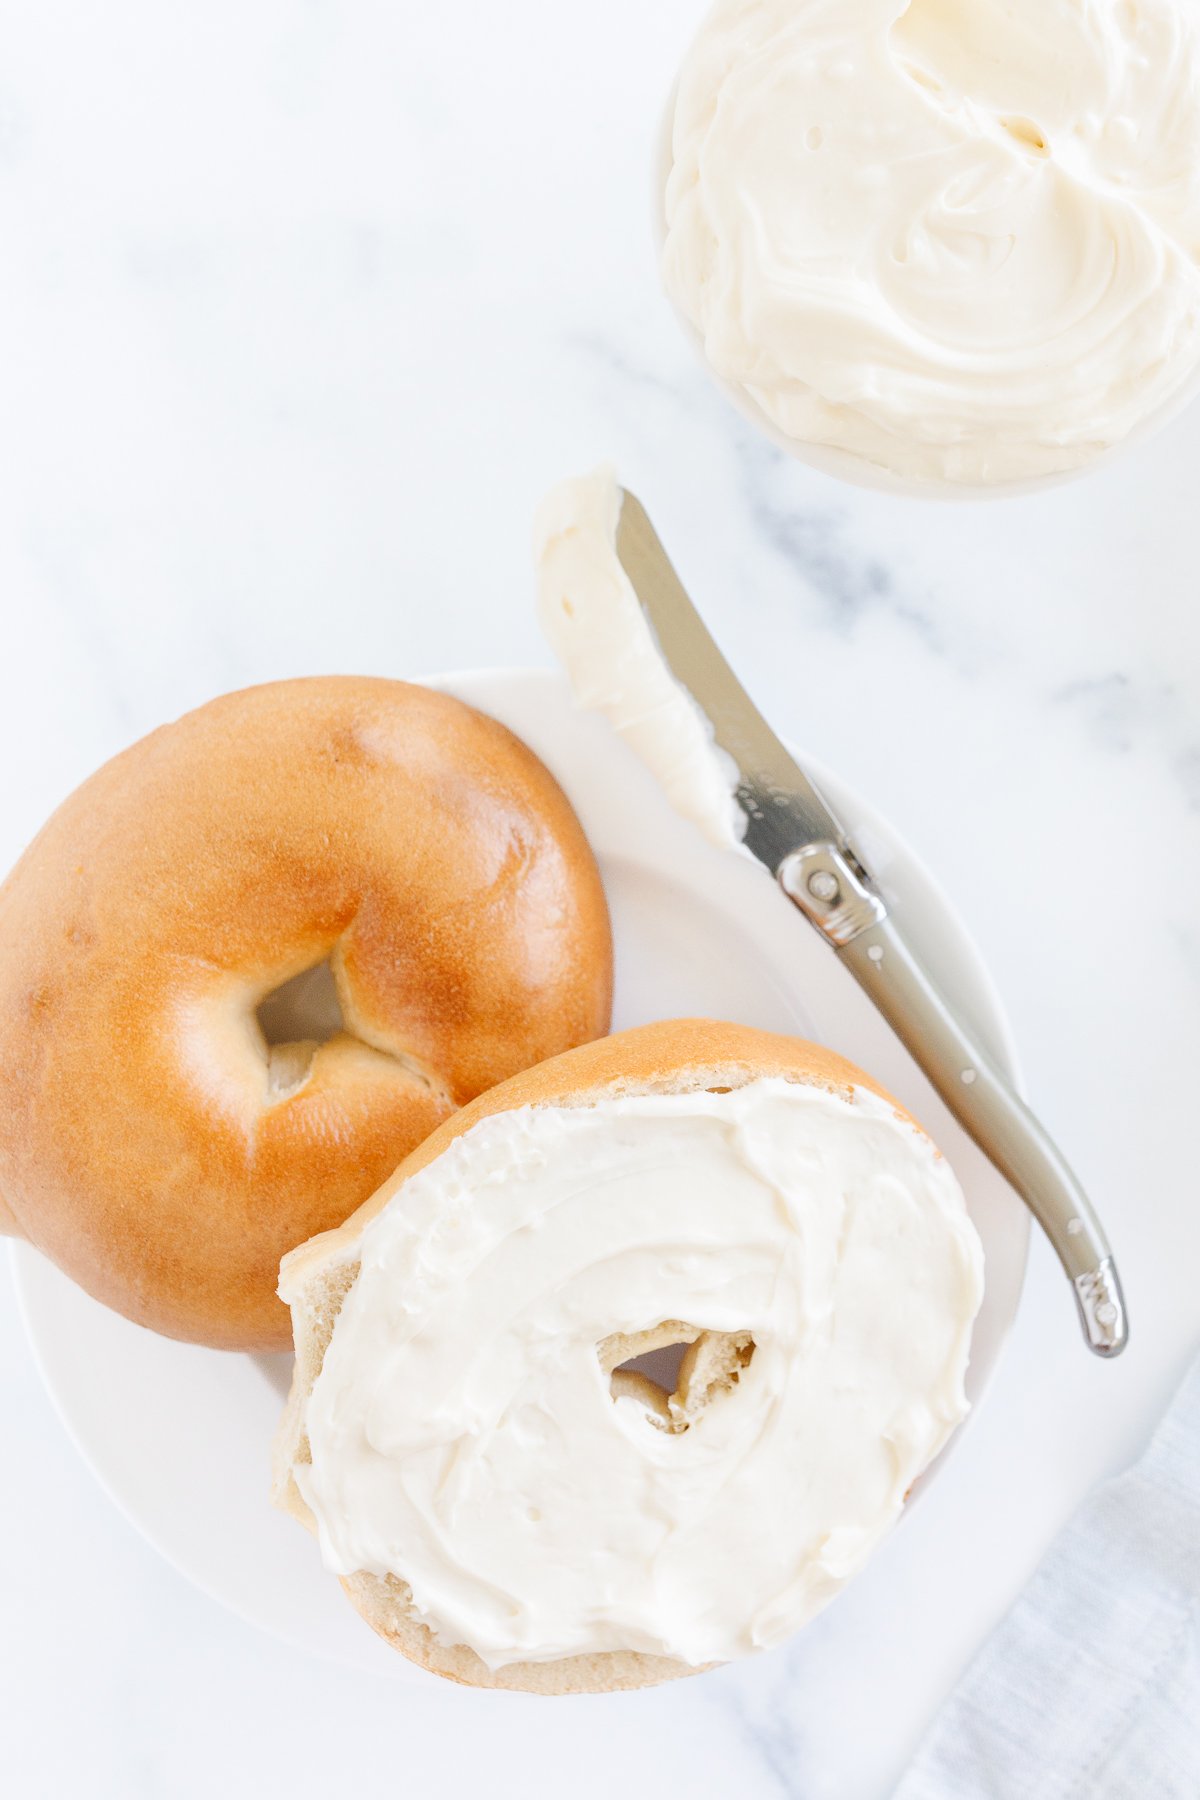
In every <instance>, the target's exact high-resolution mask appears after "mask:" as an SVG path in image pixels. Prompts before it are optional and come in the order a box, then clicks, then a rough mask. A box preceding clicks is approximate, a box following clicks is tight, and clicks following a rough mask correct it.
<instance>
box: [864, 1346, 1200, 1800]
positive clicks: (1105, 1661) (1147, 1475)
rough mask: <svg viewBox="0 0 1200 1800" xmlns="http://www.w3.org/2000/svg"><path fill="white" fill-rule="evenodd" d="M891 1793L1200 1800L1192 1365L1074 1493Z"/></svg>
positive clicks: (1199, 1377) (1197, 1491)
mask: <svg viewBox="0 0 1200 1800" xmlns="http://www.w3.org/2000/svg"><path fill="white" fill-rule="evenodd" d="M893 1800H1200V1362H1198V1363H1197V1364H1196V1365H1195V1366H1194V1367H1193V1368H1192V1371H1191V1373H1190V1375H1189V1376H1188V1377H1187V1379H1186V1380H1185V1382H1184V1384H1183V1387H1182V1388H1181V1389H1180V1392H1179V1394H1178V1395H1177V1397H1176V1399H1175V1401H1174V1403H1173V1404H1172V1406H1171V1408H1170V1411H1169V1412H1168V1413H1167V1416H1166V1418H1165V1419H1164V1420H1163V1422H1162V1424H1161V1425H1160V1426H1159V1428H1158V1430H1157V1432H1156V1433H1155V1435H1154V1438H1153V1441H1152V1442H1151V1444H1150V1448H1149V1449H1148V1450H1147V1452H1146V1454H1145V1455H1144V1456H1143V1458H1142V1460H1141V1462H1139V1463H1137V1464H1136V1465H1135V1466H1134V1467H1133V1468H1132V1469H1130V1470H1129V1471H1128V1473H1127V1474H1124V1475H1119V1476H1117V1477H1116V1479H1115V1480H1112V1481H1109V1482H1106V1483H1105V1485H1104V1486H1103V1487H1101V1488H1099V1489H1097V1491H1096V1492H1095V1493H1094V1494H1093V1495H1092V1496H1091V1497H1090V1498H1089V1499H1088V1500H1086V1501H1085V1502H1084V1504H1083V1506H1082V1507H1081V1508H1080V1510H1079V1511H1078V1512H1077V1513H1076V1515H1075V1517H1074V1518H1073V1519H1072V1520H1071V1522H1070V1524H1069V1525H1067V1526H1066V1527H1065V1529H1064V1530H1063V1532H1062V1533H1061V1535H1060V1536H1059V1537H1058V1539H1057V1540H1056V1541H1055V1543H1054V1544H1053V1545H1052V1546H1051V1549H1050V1550H1049V1552H1048V1553H1047V1555H1046V1558H1045V1560H1044V1561H1043V1563H1042V1564H1041V1566H1040V1568H1039V1569H1038V1571H1037V1573H1036V1574H1035V1575H1034V1577H1033V1579H1032V1580H1031V1581H1030V1583H1029V1586H1028V1587H1027V1588H1026V1590H1025V1592H1024V1593H1023V1594H1022V1596H1021V1598H1020V1599H1019V1600H1018V1601H1017V1603H1016V1605H1015V1606H1014V1607H1013V1610H1012V1611H1011V1612H1010V1613H1009V1615H1008V1617H1007V1618H1006V1619H1005V1620H1004V1622H1003V1623H1002V1624H1001V1625H1000V1626H999V1627H998V1628H997V1629H996V1631H995V1632H994V1634H993V1635H992V1637H991V1638H990V1639H989V1640H988V1642H987V1643H986V1644H985V1645H984V1647H983V1649H982V1650H981V1651H980V1653H979V1655H978V1656H977V1657H976V1659H975V1661H974V1663H973V1664H972V1665H971V1667H970V1668H969V1669H968V1671H967V1673H966V1675H965V1676H964V1677H963V1680H962V1682H961V1684H960V1685H959V1687H958V1688H957V1689H956V1691H955V1692H954V1693H953V1694H952V1695H951V1697H950V1699H949V1700H948V1701H947V1702H946V1704H945V1706H944V1707H943V1708H942V1711H941V1712H940V1714H939V1715H938V1717H937V1719H936V1720H935V1721H934V1724H933V1727H932V1729H931V1731H930V1733H929V1735H928V1737H927V1738H926V1739H925V1742H924V1743H923V1745H922V1746H921V1749H920V1751H919V1752H918V1755H917V1758H916V1761H915V1763H914V1764H913V1766H912V1768H911V1769H910V1770H909V1771H908V1773H907V1775H906V1776H905V1777H904V1779H903V1781H901V1783H900V1786H899V1787H898V1788H897V1790H896V1793H895V1795H894V1797H893Z"/></svg>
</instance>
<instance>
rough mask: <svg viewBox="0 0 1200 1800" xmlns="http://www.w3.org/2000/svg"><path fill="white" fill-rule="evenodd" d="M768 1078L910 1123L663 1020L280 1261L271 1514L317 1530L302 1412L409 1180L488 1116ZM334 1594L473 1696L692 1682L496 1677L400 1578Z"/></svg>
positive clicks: (449, 1125) (774, 1043)
mask: <svg viewBox="0 0 1200 1800" xmlns="http://www.w3.org/2000/svg"><path fill="white" fill-rule="evenodd" d="M768 1076H778V1077H781V1078H782V1079H783V1080H785V1081H799V1082H807V1083H809V1084H811V1085H813V1086H817V1087H824V1088H828V1089H830V1090H831V1091H832V1092H834V1093H839V1094H849V1092H850V1090H851V1089H853V1088H856V1087H858V1088H869V1089H870V1090H871V1092H872V1093H875V1094H878V1095H879V1096H880V1098H881V1099H883V1100H886V1101H887V1102H888V1103H889V1105H892V1106H894V1107H895V1109H896V1111H897V1113H899V1114H900V1115H901V1116H902V1117H903V1118H906V1119H910V1120H911V1122H912V1123H913V1124H916V1121H915V1120H912V1119H911V1114H909V1113H908V1112H907V1111H906V1110H905V1108H904V1107H902V1106H901V1105H900V1103H899V1101H898V1100H895V1099H894V1098H893V1097H892V1095H891V1094H889V1093H888V1092H887V1091H886V1089H884V1088H882V1087H880V1085H879V1083H878V1082H877V1081H873V1080H872V1079H871V1077H870V1076H869V1075H865V1074H864V1073H863V1072H862V1070H861V1069H857V1068H855V1066H854V1064H853V1063H850V1062H847V1061H846V1059H845V1058H844V1057H842V1056H838V1055H837V1054H836V1053H835V1052H834V1051H832V1050H827V1049H825V1048H823V1047H822V1046H821V1045H819V1044H810V1043H806V1042H805V1041H804V1040H803V1039H802V1038H791V1037H780V1036H777V1035H775V1034H773V1033H771V1032H766V1031H755V1030H753V1029H752V1028H751V1027H749V1026H746V1025H728V1024H722V1023H720V1022H717V1021H715V1020H712V1019H672V1020H667V1021H664V1022H663V1023H661V1024H657V1025H643V1026H640V1027H639V1028H637V1029H636V1030H633V1031H623V1032H618V1033H617V1034H616V1035H615V1036H613V1037H609V1038H604V1039H603V1040H601V1041H600V1042H598V1043H592V1044H587V1045H585V1046H583V1048H581V1049H578V1050H570V1051H567V1052H566V1054H565V1055H562V1056H556V1057H555V1058H554V1059H553V1061H551V1062H546V1063H542V1064H541V1065H540V1066H539V1067H537V1068H531V1069H526V1070H525V1071H524V1073H523V1074H520V1075H517V1076H514V1077H513V1079H512V1080H511V1081H506V1082H505V1083H504V1084H503V1086H501V1087H497V1088H493V1089H492V1090H491V1092H490V1093H486V1094H483V1095H481V1096H480V1098H479V1099H478V1100H475V1101H473V1102H472V1104H471V1105H470V1106H466V1107H464V1108H463V1109H462V1111H461V1112H458V1113H456V1114H455V1115H454V1117H453V1118H452V1119H448V1120H447V1121H446V1122H445V1124H443V1125H440V1126H439V1127H438V1129H437V1130H436V1131H435V1132H433V1134H432V1135H431V1136H430V1137H428V1138H426V1140H425V1142H424V1143H423V1144H421V1145H420V1146H419V1147H418V1148H417V1149H416V1150H414V1151H413V1153H412V1155H411V1156H410V1157H409V1158H408V1159H407V1161H406V1162H404V1163H403V1164H402V1165H401V1167H400V1168H399V1169H397V1170H396V1172H395V1174H394V1175H392V1176H391V1177H390V1179H389V1180H387V1181H386V1182H385V1183H384V1185H383V1186H382V1187H381V1188H380V1190H379V1192H378V1193H377V1194H373V1195H372V1196H371V1198H370V1199H369V1200H367V1201H366V1202H365V1203H364V1204H363V1205H362V1206H360V1207H359V1209H358V1211H357V1212H356V1213H354V1214H353V1216H352V1217H351V1218H349V1219H347V1220H346V1222H345V1224H344V1225H342V1226H341V1227H340V1228H339V1229H337V1230H335V1231H331V1232H326V1233H325V1234H324V1236H322V1237H320V1238H317V1239H315V1240H314V1241H313V1242H312V1243H310V1244H302V1245H301V1246H300V1247H299V1248H298V1249H296V1250H294V1251H292V1253H291V1254H290V1255H289V1256H287V1257H286V1258H285V1259H284V1264H283V1268H282V1271H281V1281H280V1292H281V1293H282V1294H284V1296H285V1297H286V1299H287V1300H288V1302H289V1304H290V1305H291V1308H292V1322H293V1327H294V1333H295V1341H296V1370H295V1375H294V1376H293V1380H292V1391H291V1395H290V1397H289V1400H288V1405H287V1410H286V1411H285V1413H284V1416H283V1420H282V1422H281V1425H280V1429H279V1435H278V1438H277V1440H276V1446H275V1479H274V1499H275V1503H276V1505H277V1506H280V1507H281V1508H282V1509H283V1510H284V1511H285V1512H289V1513H291V1514H292V1516H293V1517H294V1518H296V1519H299V1520H300V1522H301V1523H302V1524H303V1525H306V1526H307V1527H308V1529H309V1530H310V1531H314V1532H315V1530H316V1521H315V1519H314V1518H313V1516H312V1514H311V1512H310V1511H309V1509H308V1507H307V1506H306V1505H305V1503H304V1500H303V1499H302V1497H301V1495H300V1491H299V1489H298V1487H297V1486H296V1482H295V1478H294V1476H293V1473H292V1471H293V1470H294V1468H295V1467H296V1465H297V1464H298V1463H305V1462H308V1461H310V1460H311V1457H310V1453H309V1446H308V1438H307V1434H306V1429H305V1406H306V1404H307V1400H308V1396H309V1394H310V1393H311V1392H312V1388H313V1384H314V1382H315V1381H316V1379H317V1376H318V1375H319V1374H320V1372H321V1365H322V1363H323V1361H324V1357H325V1351H326V1349H327V1348H328V1345H329V1342H330V1339H331V1337H332V1335H333V1330H334V1326H335V1324H336V1322H337V1315H338V1312H339V1310H340V1308H341V1305H342V1301H343V1300H344V1299H345V1297H346V1295H347V1293H348V1292H349V1291H350V1289H351V1288H352V1287H353V1285H354V1282H355V1279H356V1277H357V1274H358V1262H357V1260H356V1252H357V1249H358V1244H359V1242H360V1240H361V1237H362V1233H363V1231H364V1229H365V1228H366V1226H367V1225H369V1224H370V1222H371V1220H372V1219H374V1218H375V1217H376V1216H377V1215H378V1214H379V1213H381V1212H382V1211H383V1209H384V1208H385V1207H386V1206H387V1204H388V1202H389V1201H390V1200H391V1199H392V1198H393V1196H394V1195H395V1194H396V1193H397V1191H398V1190H399V1189H400V1188H401V1187H402V1186H403V1184H404V1183H405V1182H406V1181H407V1180H408V1179H409V1177H410V1176H412V1175H415V1174H416V1173H417V1172H418V1170H420V1169H423V1168H425V1167H427V1165H428V1164H430V1163H432V1162H433V1161H435V1160H436V1158H437V1157H439V1156H440V1155H441V1154H442V1152H443V1151H444V1150H445V1149H446V1148H447V1147H448V1146H449V1145H450V1144H452V1143H453V1142H454V1140H455V1139H456V1138H459V1137H461V1136H462V1135H463V1133H464V1132H467V1131H470V1130H471V1128H472V1126H474V1125H477V1124H478V1123H479V1121H480V1120H481V1119H486V1118H488V1117H490V1116H491V1115H492V1114H494V1113H502V1112H512V1111H515V1110H516V1109H517V1108H518V1107H523V1106H594V1105H596V1104H597V1103H598V1102H600V1101H603V1100H609V1099H615V1098H617V1097H619V1096H621V1095H628V1094H671V1093H682V1092H695V1091H697V1090H700V1089H725V1088H738V1087H744V1086H746V1085H747V1083H749V1082H751V1081H757V1080H759V1079H760V1078H761V1077H768ZM917 1129H918V1130H919V1129H920V1127H919V1126H918V1127H917ZM647 1335H648V1336H649V1335H652V1334H647ZM342 1586H343V1587H344V1589H345V1591H346V1593H347V1594H348V1595H349V1597H350V1600H351V1602H352V1604H353V1605H354V1607H355V1608H356V1610H357V1611H358V1612H359V1613H360V1614H361V1615H362V1617H363V1618H364V1619H365V1620H366V1621H367V1623H368V1624H369V1625H370V1626H371V1627H372V1628H373V1629H374V1630H375V1631H377V1632H378V1633H379V1635H380V1636H381V1637H382V1638H384V1639H385V1640H386V1641H387V1642H388V1643H389V1644H391V1645H392V1647H393V1648H394V1649H396V1650H399V1651H401V1652H402V1653H403V1655H405V1656H407V1657H409V1658H410V1659H411V1660H412V1661H413V1662H415V1663H419V1664H420V1665H421V1667H422V1668H425V1669H428V1670H430V1671H431V1672H432V1673H433V1674H435V1675H443V1676H445V1677H446V1678H447V1679H448V1680H451V1681H457V1682H462V1683H465V1684H466V1685H468V1686H471V1687H487V1688H510V1689H520V1690H522V1691H524V1692H526V1693H531V1694H579V1693H609V1692H613V1691H615V1690H617V1689H623V1688H639V1687H650V1686H653V1685H655V1684H656V1683H658V1682H663V1681H671V1680H674V1679H675V1678H677V1677H679V1676H682V1675H694V1674H696V1673H697V1671H696V1670H695V1669H694V1668H692V1667H691V1665H690V1664H687V1663H682V1662H678V1661H676V1660H675V1659H673V1658H670V1657H662V1656H646V1655H644V1654H642V1653H641V1652H639V1651H634V1650H627V1651H605V1652H601V1653H598V1654H596V1655H593V1656H570V1657H563V1658H562V1659H560V1660H559V1661H557V1662H546V1663H511V1664H509V1665H508V1667H506V1668H502V1669H497V1670H495V1671H493V1670H491V1669H489V1668H488V1666H487V1664H486V1663H484V1662H483V1661H482V1660H481V1658H480V1657H478V1656H476V1654H475V1652H474V1651H473V1650H470V1649H468V1648H467V1647H466V1645H462V1644H459V1645H445V1644H441V1643H439V1642H438V1640H437V1639H436V1638H435V1637H434V1635H433V1633H432V1632H431V1631H430V1630H429V1628H428V1626H426V1625H425V1624H423V1623H422V1621H421V1619H420V1617H419V1615H418V1614H417V1613H416V1612H415V1611H414V1609H413V1607H412V1604H411V1597H410V1594H409V1590H408V1589H407V1588H406V1586H405V1585H404V1582H403V1580H402V1579H401V1578H400V1574H399V1572H397V1574H395V1575H389V1576H388V1577H387V1578H386V1579H384V1578H381V1577H379V1576H377V1575H371V1574H367V1573H365V1572H364V1573H359V1574H357V1575H351V1576H348V1577H347V1578H346V1579H345V1580H343V1582H342Z"/></svg>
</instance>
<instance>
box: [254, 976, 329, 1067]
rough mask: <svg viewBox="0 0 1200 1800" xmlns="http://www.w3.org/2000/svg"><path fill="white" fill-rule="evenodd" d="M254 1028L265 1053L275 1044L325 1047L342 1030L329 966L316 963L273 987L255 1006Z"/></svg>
mask: <svg viewBox="0 0 1200 1800" xmlns="http://www.w3.org/2000/svg"><path fill="white" fill-rule="evenodd" d="M258 1027H259V1030H260V1031H261V1032H262V1034H263V1038H264V1039H265V1041H266V1045H267V1048H268V1050H273V1049H274V1048H275V1046H276V1045H277V1044H302V1043H313V1044H325V1043H328V1041H329V1039H330V1038H331V1037H336V1036H337V1034H338V1032H339V1031H344V1030H345V1029H346V1024H345V1020H344V1019H343V1018H342V1007H341V1002H340V1001H339V999H338V991H337V983H336V982H335V981H334V979H333V970H332V969H331V968H330V966H329V963H328V962H327V961H326V962H322V963H317V964H316V965H315V966H314V967H313V968H311V969H305V970H304V971H303V973H302V974H300V975H293V976H292V979H291V980H290V981H285V982H284V984H283V986H282V987H277V988H274V989H273V990H272V991H271V993H269V994H268V995H267V997H266V999H265V1000H261V1001H260V1002H259V1005H258Z"/></svg>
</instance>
